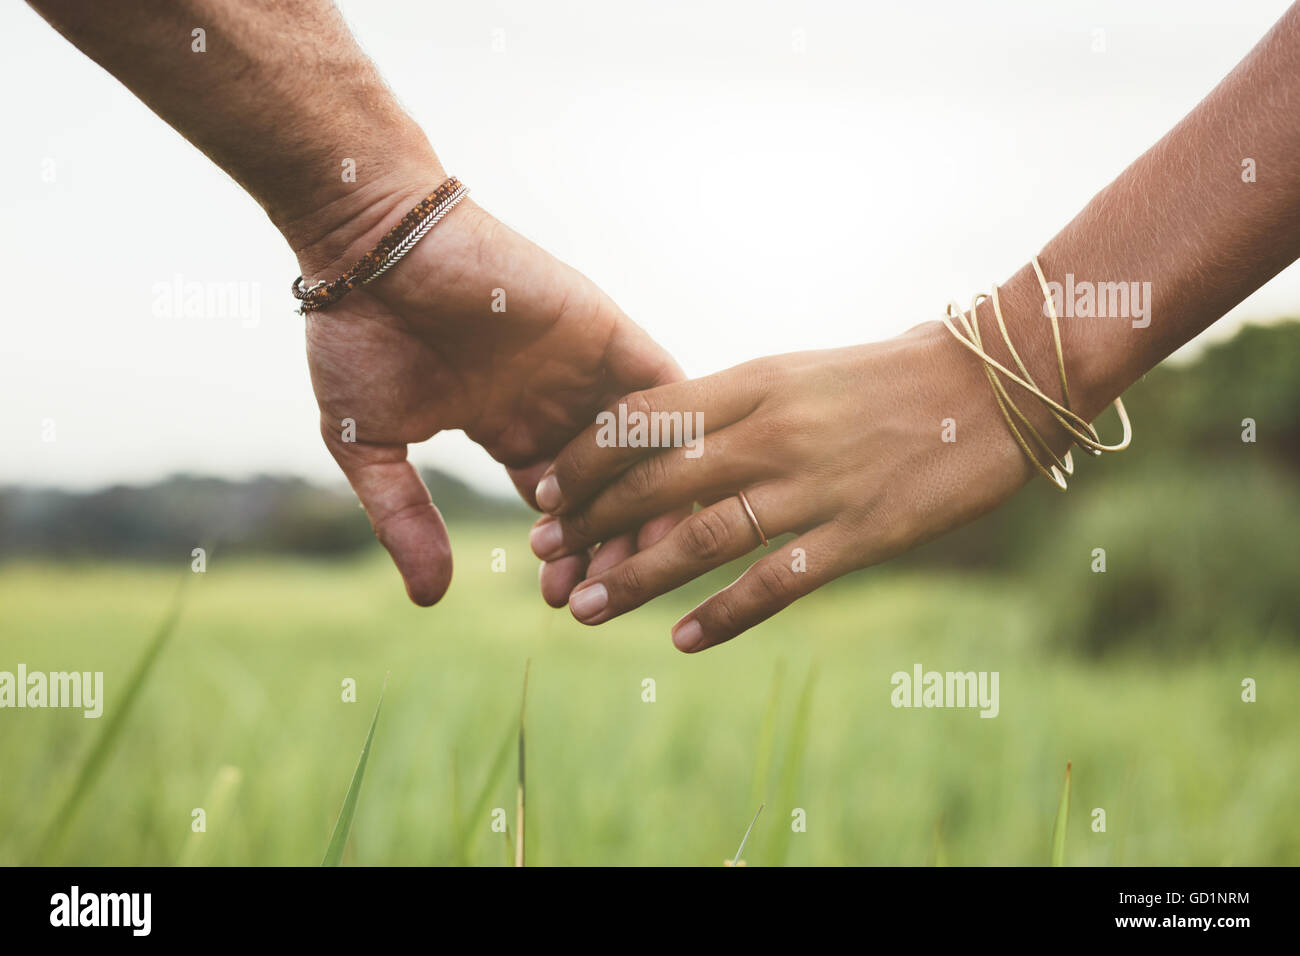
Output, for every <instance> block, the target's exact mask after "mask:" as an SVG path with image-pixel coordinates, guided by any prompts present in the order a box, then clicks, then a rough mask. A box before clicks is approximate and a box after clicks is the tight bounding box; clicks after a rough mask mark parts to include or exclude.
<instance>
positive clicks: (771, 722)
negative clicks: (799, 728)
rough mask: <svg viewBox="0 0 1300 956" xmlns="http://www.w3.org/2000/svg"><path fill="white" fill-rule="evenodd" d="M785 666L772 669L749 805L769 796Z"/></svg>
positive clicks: (760, 727)
mask: <svg viewBox="0 0 1300 956" xmlns="http://www.w3.org/2000/svg"><path fill="white" fill-rule="evenodd" d="M784 670H785V664H784V663H783V662H781V661H777V663H776V666H775V667H773V668H772V690H771V691H770V692H769V694H768V696H767V710H765V711H764V712H763V722H762V724H760V725H759V728H758V753H757V754H756V755H755V757H754V784H753V786H752V787H751V788H750V794H749V796H750V800H749V805H750V806H753V805H754V804H756V803H762V802H763V801H764V799H766V796H767V793H766V791H767V782H768V780H767V778H768V775H769V774H770V773H771V770H772V742H773V739H774V738H775V736H776V714H777V709H778V705H779V704H780V702H781V676H782V673H783V671H784Z"/></svg>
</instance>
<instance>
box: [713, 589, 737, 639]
mask: <svg viewBox="0 0 1300 956" xmlns="http://www.w3.org/2000/svg"><path fill="white" fill-rule="evenodd" d="M709 618H710V621H709V624H710V626H709V628H708V630H710V631H712V632H714V633H722V634H727V635H733V634H736V633H737V632H739V631H742V630H744V628H743V626H742V625H741V623H740V610H739V609H738V608H737V607H736V604H735V599H734V598H732V597H731V596H730V595H725V596H724V595H719V596H717V597H715V598H714V599H713V601H712V602H711V603H710V605H709Z"/></svg>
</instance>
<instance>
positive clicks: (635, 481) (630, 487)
mask: <svg viewBox="0 0 1300 956" xmlns="http://www.w3.org/2000/svg"><path fill="white" fill-rule="evenodd" d="M666 458H667V456H666V455H654V456H653V457H651V458H646V459H644V460H643V461H639V462H637V463H636V464H635V465H633V466H632V467H631V468H629V469H628V470H627V473H626V474H625V475H624V479H623V480H624V481H625V482H626V488H627V492H628V494H629V495H630V496H632V497H634V498H650V497H652V496H654V495H655V494H657V493H658V492H659V490H660V489H661V488H663V486H664V484H665V483H666V482H667V479H668V462H667V461H666Z"/></svg>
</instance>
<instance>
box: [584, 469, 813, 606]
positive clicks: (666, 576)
mask: <svg viewBox="0 0 1300 956" xmlns="http://www.w3.org/2000/svg"><path fill="white" fill-rule="evenodd" d="M744 490H745V495H746V497H747V498H748V499H749V503H750V506H751V507H752V508H753V510H754V514H755V516H756V518H757V519H758V522H759V523H760V525H761V527H762V533H763V534H764V535H766V537H767V538H768V540H769V541H770V540H772V539H773V538H775V537H777V536H778V535H782V534H785V533H786V532H788V531H798V530H800V529H801V528H803V527H805V526H807V525H809V524H811V523H813V522H814V521H815V520H816V516H815V515H813V514H812V513H811V510H810V509H809V508H808V506H807V502H806V501H802V500H801V497H800V496H799V495H798V494H796V490H795V486H794V484H793V483H792V482H789V481H779V482H767V483H765V484H761V485H755V486H752V487H749V488H746V489H744ZM760 543H761V542H760V538H759V531H758V529H757V528H756V527H755V525H754V522H753V521H751V520H750V517H749V514H748V513H747V512H746V510H745V507H744V505H742V504H741V501H740V497H739V496H738V495H734V494H733V495H731V496H730V497H728V498H725V499H723V500H722V501H719V502H718V503H716V504H713V505H710V506H709V507H707V508H704V509H703V510H701V511H697V512H695V513H694V514H693V515H691V516H690V517H688V518H686V519H685V520H684V521H682V522H681V523H680V524H678V525H677V526H676V527H674V528H673V529H672V531H670V532H668V534H666V535H665V536H664V537H663V538H662V539H660V540H659V541H658V542H656V543H655V544H654V545H653V546H651V547H649V548H647V549H645V550H644V551H640V552H638V553H637V554H634V555H632V556H631V557H629V558H628V559H627V560H626V561H623V562H621V563H620V564H618V565H616V566H614V567H612V568H609V569H608V570H605V571H603V572H602V573H600V574H598V575H595V576H593V577H591V578H589V579H588V580H586V581H583V582H582V583H581V584H579V585H578V587H577V588H575V589H574V591H573V593H572V594H570V595H569V610H570V612H572V614H573V616H574V617H575V618H577V619H578V620H579V621H581V622H582V623H583V624H601V623H603V622H604V621H608V620H609V619H610V618H614V617H617V616H618V615H620V614H623V613H625V612H627V611H630V610H632V609H633V608H637V607H640V606H641V605H642V604H645V603H646V602H647V601H649V600H651V599H653V598H656V597H658V596H659V595H661V594H665V593H667V592H668V591H671V590H673V588H677V587H680V586H681V585H683V584H685V583H687V582H688V581H691V580H693V579H694V578H697V577H699V576H700V575H701V574H703V573H705V572H706V571H711V570H713V569H714V568H717V567H721V566H722V565H724V564H726V563H727V562H728V561H733V560H735V559H736V558H739V557H741V556H742V555H745V554H748V553H749V552H750V551H752V550H753V549H754V548H756V547H758V546H759V545H760Z"/></svg>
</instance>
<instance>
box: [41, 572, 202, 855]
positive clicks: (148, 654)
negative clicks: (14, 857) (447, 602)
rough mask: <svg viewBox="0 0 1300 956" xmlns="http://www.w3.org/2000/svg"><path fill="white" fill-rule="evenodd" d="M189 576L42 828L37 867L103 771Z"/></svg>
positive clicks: (172, 626)
mask: <svg viewBox="0 0 1300 956" xmlns="http://www.w3.org/2000/svg"><path fill="white" fill-rule="evenodd" d="M189 577H190V572H189V571H188V570H186V572H185V573H184V575H183V576H182V577H181V580H180V584H179V585H178V586H177V588H176V594H175V596H174V597H173V598H172V605H171V608H170V609H169V610H168V612H167V615H166V617H164V618H163V620H162V623H161V624H160V625H159V626H158V630H157V631H155V632H154V636H153V638H152V639H151V640H150V641H149V643H148V644H147V645H146V646H145V649H144V653H143V654H142V655H140V659H139V660H138V661H137V662H136V665H135V670H134V671H132V672H131V676H130V677H128V678H127V681H126V686H125V688H124V689H123V691H122V696H121V698H120V699H119V700H118V702H117V706H116V707H115V708H113V711H112V712H111V713H110V714H109V715H108V716H107V718H105V720H104V726H103V728H102V729H101V730H100V733H99V737H98V739H97V740H96V741H95V743H94V745H93V746H92V747H91V748H90V752H89V753H88V754H86V759H85V761H84V762H83V763H82V764H81V770H80V771H79V772H78V773H77V777H76V781H75V782H74V783H73V785H72V789H71V790H70V791H69V792H68V795H67V797H65V798H64V800H63V803H62V805H61V806H60V807H59V809H58V812H56V813H55V814H54V816H53V817H51V818H50V822H49V824H47V825H46V828H45V831H44V832H43V833H42V835H41V839H40V841H39V842H38V843H37V845H36V851H35V854H34V857H33V862H34V863H36V864H37V865H42V864H45V863H47V859H46V858H47V857H48V855H49V854H50V853H52V852H54V850H56V849H58V846H59V844H60V842H62V840H63V837H64V836H65V835H66V833H67V830H68V826H69V824H71V823H72V819H73V817H74V816H75V815H76V812H77V808H78V807H79V806H80V805H81V801H82V800H83V799H84V798H85V796H86V794H87V793H88V792H89V791H90V789H91V787H93V786H94V785H95V780H96V778H97V777H98V776H99V772H100V770H102V769H103V767H104V762H105V761H106V760H107V759H108V755H109V753H111V752H112V749H113V744H114V743H116V742H117V738H118V735H119V734H120V733H121V732H122V726H123V724H125V723H126V718H127V717H128V716H129V715H130V713H131V710H132V708H133V707H134V706H135V702H136V700H138V699H139V697H140V691H141V688H143V687H144V683H145V679H146V678H148V676H149V673H150V672H151V671H152V670H153V665H154V662H155V661H157V660H158V655H159V654H161V653H162V650H163V648H164V647H165V646H166V644H167V641H168V640H169V639H170V638H171V636H172V634H173V633H174V632H175V630H176V624H177V622H178V621H179V620H180V616H181V604H182V599H183V597H184V595H185V584H186V582H187V581H188V580H189Z"/></svg>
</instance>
